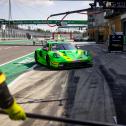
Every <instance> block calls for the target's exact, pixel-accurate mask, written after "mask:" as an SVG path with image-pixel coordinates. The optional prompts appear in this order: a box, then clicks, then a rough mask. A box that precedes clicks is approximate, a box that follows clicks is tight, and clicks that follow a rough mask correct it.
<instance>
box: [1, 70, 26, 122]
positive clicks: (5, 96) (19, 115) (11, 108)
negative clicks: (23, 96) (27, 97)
mask: <svg viewBox="0 0 126 126" xmlns="http://www.w3.org/2000/svg"><path fill="white" fill-rule="evenodd" d="M0 108H2V109H3V110H4V111H5V112H6V113H7V114H8V115H9V117H10V119H12V120H25V119H26V114H25V111H24V109H23V108H22V107H21V106H20V105H18V104H17V103H16V100H15V99H14V97H13V96H12V95H11V94H10V92H9V89H8V87H7V84H6V76H5V75H4V74H3V73H2V72H1V71H0Z"/></svg>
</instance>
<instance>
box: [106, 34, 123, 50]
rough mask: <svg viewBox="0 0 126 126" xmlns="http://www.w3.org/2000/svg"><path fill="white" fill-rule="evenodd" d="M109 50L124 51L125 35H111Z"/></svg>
mask: <svg viewBox="0 0 126 126" xmlns="http://www.w3.org/2000/svg"><path fill="white" fill-rule="evenodd" d="M108 50H109V51H123V35H110V39H109V45H108Z"/></svg>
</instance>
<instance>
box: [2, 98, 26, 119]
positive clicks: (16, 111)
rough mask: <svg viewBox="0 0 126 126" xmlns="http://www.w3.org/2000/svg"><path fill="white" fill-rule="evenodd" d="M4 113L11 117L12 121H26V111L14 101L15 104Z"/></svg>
mask: <svg viewBox="0 0 126 126" xmlns="http://www.w3.org/2000/svg"><path fill="white" fill-rule="evenodd" d="M4 111H5V112H6V113H7V114H8V115H9V117H10V119H12V120H25V119H26V114H25V111H24V109H23V108H22V107H21V106H20V105H18V104H17V103H16V101H15V100H14V103H13V104H12V105H11V106H10V107H9V108H7V109H4Z"/></svg>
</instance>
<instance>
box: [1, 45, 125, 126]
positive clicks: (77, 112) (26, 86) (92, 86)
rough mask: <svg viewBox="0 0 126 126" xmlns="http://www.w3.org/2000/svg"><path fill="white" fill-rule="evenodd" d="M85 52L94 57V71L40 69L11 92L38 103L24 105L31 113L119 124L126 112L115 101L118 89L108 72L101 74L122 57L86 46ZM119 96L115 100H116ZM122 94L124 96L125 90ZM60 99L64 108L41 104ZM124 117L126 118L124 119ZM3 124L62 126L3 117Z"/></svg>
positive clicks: (17, 96) (41, 67)
mask: <svg viewBox="0 0 126 126" xmlns="http://www.w3.org/2000/svg"><path fill="white" fill-rule="evenodd" d="M81 48H83V49H87V50H90V51H91V53H92V54H93V56H94V66H93V67H90V68H79V69H70V70H60V71H55V70H49V69H47V68H45V67H43V66H39V65H37V66H36V67H35V68H34V69H33V70H31V71H29V72H27V73H25V74H23V75H21V76H20V77H19V78H18V79H17V80H16V81H15V82H14V83H12V85H11V86H10V87H9V88H10V90H11V92H12V93H13V94H14V96H15V97H16V99H17V101H18V102H20V103H21V102H25V101H26V102H27V101H29V100H30V101H31V100H32V101H33V102H34V101H38V103H32V104H30V103H29V104H28V103H27V104H22V106H23V107H24V108H25V110H26V111H27V112H34V113H38V114H46V115H53V116H54V115H55V116H65V117H70V118H73V119H79V120H91V121H102V122H111V123H114V124H115V123H116V122H119V121H120V118H121V119H124V118H125V117H126V116H125V109H123V111H124V112H123V113H122V111H121V113H120V111H118V110H120V108H121V106H117V104H115V100H116V101H118V99H115V100H113V90H114V89H113V88H111V84H110V83H109V82H108V80H107V78H106V75H105V74H104V72H106V71H102V70H101V66H102V65H103V64H104V63H106V62H107V63H108V64H106V67H107V68H108V66H112V63H113V60H114V61H115V60H116V61H118V59H117V57H118V55H117V54H113V53H111V54H109V53H107V52H106V49H105V48H104V47H102V45H90V46H88V45H86V46H84V47H81ZM119 57H120V60H122V61H123V63H124V62H125V60H126V59H125V58H122V57H125V54H120V55H119ZM120 62H121V61H120ZM104 66H105V64H104ZM107 76H108V75H107ZM118 81H119V80H118ZM119 86H122V85H121V84H120V85H119ZM123 86H124V84H123ZM123 86H122V87H123ZM115 93H116V92H114V96H116V94H115ZM118 93H121V90H119V91H118ZM60 98H66V99H67V100H65V101H63V106H59V102H40V101H41V100H47V101H49V100H51V99H60ZM124 98H125V96H124ZM120 100H121V99H119V101H120ZM121 103H122V104H124V106H125V101H123V100H122V101H121ZM117 107H118V108H117ZM117 112H118V113H119V114H118V113H117ZM121 114H122V115H123V116H124V118H123V117H122V116H120V115H121ZM0 122H1V126H6V125H9V126H39V125H43V126H57V125H58V124H57V123H54V122H51V121H42V120H33V119H27V120H26V121H24V122H15V121H10V120H9V119H8V118H7V117H6V116H0ZM119 123H120V122H119ZM123 124H124V122H123ZM67 126H70V125H67Z"/></svg>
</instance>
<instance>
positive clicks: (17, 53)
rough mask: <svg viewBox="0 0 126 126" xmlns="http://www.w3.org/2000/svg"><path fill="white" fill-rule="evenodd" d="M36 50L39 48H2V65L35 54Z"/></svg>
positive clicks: (0, 53) (0, 47)
mask: <svg viewBox="0 0 126 126" xmlns="http://www.w3.org/2000/svg"><path fill="white" fill-rule="evenodd" d="M36 48H38V46H0V64H3V63H6V62H9V61H11V60H14V59H16V58H19V57H21V56H24V55H27V54H28V53H31V52H34V50H35V49H36Z"/></svg>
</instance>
